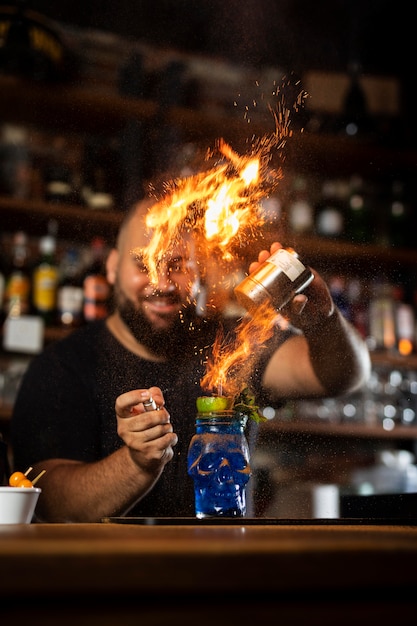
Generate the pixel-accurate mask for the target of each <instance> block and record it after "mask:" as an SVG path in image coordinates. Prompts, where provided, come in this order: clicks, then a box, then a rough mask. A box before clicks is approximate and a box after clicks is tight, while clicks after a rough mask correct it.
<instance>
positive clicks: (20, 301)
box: [3, 231, 32, 317]
mask: <svg viewBox="0 0 417 626" xmlns="http://www.w3.org/2000/svg"><path fill="white" fill-rule="evenodd" d="M29 264H30V261H29V247H28V237H27V235H26V233H25V232H23V231H17V232H16V233H15V234H14V236H13V245H12V252H11V258H10V260H9V263H8V267H7V269H6V284H5V289H4V302H3V311H4V315H5V316H6V317H7V316H13V317H19V316H21V315H27V314H28V313H30V310H31V301H30V298H31V285H32V280H31V274H30V265H29Z"/></svg>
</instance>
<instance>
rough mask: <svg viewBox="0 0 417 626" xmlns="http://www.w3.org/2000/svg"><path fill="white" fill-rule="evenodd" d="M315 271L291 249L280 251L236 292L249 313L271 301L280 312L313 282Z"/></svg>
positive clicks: (237, 287) (236, 288) (248, 277)
mask: <svg viewBox="0 0 417 626" xmlns="http://www.w3.org/2000/svg"><path fill="white" fill-rule="evenodd" d="M313 278H314V274H313V272H312V271H311V270H310V269H309V268H308V267H306V266H305V265H304V264H303V263H302V262H301V261H300V259H299V258H298V254H297V253H296V252H295V250H293V249H292V248H280V249H279V250H277V251H276V252H274V254H272V255H271V256H270V257H269V258H268V259H267V260H266V261H265V262H264V263H262V265H260V267H259V268H258V269H257V270H256V271H255V272H253V273H252V274H250V276H247V277H246V278H245V279H244V280H242V282H241V283H239V285H237V286H236V287H235V289H234V292H235V295H236V299H237V301H238V302H239V304H240V305H242V306H243V307H244V308H245V309H246V310H247V311H249V313H253V312H254V311H256V309H257V308H258V307H259V306H260V305H261V304H263V303H264V302H267V301H268V300H269V301H270V302H271V304H272V305H273V306H274V308H275V309H277V310H278V311H279V310H280V309H282V308H283V307H284V306H285V305H286V304H288V302H289V301H290V300H291V298H293V297H294V296H295V295H296V294H297V293H300V292H301V291H303V289H305V288H306V287H307V286H308V285H309V284H310V283H311V281H312V280H313Z"/></svg>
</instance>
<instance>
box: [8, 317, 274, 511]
mask: <svg viewBox="0 0 417 626" xmlns="http://www.w3.org/2000/svg"><path fill="white" fill-rule="evenodd" d="M217 328H218V326H217V324H215V323H214V322H210V321H207V320H205V321H204V320H199V322H198V323H197V324H196V326H195V334H194V336H193V339H192V345H193V349H188V348H187V347H184V352H183V354H180V355H178V354H175V358H173V359H172V360H171V359H170V360H169V361H166V362H163V363H155V362H151V361H146V360H144V359H142V358H140V357H138V356H136V355H134V354H132V353H131V352H129V351H128V350H126V349H125V348H124V347H123V346H122V345H121V344H120V343H119V342H118V341H117V340H116V339H115V338H114V337H113V335H112V334H111V333H110V332H109V330H108V329H107V326H106V324H105V322H104V321H99V322H93V323H89V324H88V325H86V326H85V327H83V328H81V329H79V330H77V331H74V332H73V333H71V335H69V336H68V337H66V338H65V339H62V340H61V341H57V342H54V343H53V344H51V345H49V346H48V347H47V348H46V349H45V350H44V352H43V353H42V354H40V355H38V356H36V357H35V358H34V359H33V360H32V361H31V363H30V365H29V368H28V370H27V372H26V374H25V376H24V378H23V381H22V384H21V386H20V389H19V393H18V396H17V399H16V402H15V406H14V410H13V417H12V422H11V443H12V450H13V457H14V467H15V468H16V469H22V470H23V471H24V469H25V468H27V467H29V466H31V465H34V464H35V463H37V462H39V461H42V460H43V459H49V458H67V459H75V460H79V461H84V462H93V461H97V460H100V459H103V458H105V457H106V456H108V455H109V454H110V453H112V452H113V451H115V450H117V449H118V448H120V447H121V446H122V445H123V442H122V440H121V439H120V438H119V436H118V435H117V430H116V427H117V423H116V417H115V412H114V405H115V401H116V398H117V396H119V395H120V394H121V393H124V392H126V391H130V390H132V389H139V388H148V387H152V386H158V387H160V388H161V389H162V392H163V394H164V398H165V403H166V407H167V409H168V411H169V413H170V415H171V422H172V425H173V428H174V431H175V432H176V433H177V435H178V443H177V445H176V446H175V447H174V457H173V459H172V461H170V462H169V463H168V464H167V465H166V467H165V469H164V471H163V473H162V476H161V477H160V479H159V481H158V482H157V484H156V485H155V487H154V488H153V489H152V491H151V492H150V493H149V494H147V495H146V496H145V497H144V498H142V500H141V501H140V502H139V503H138V504H136V505H135V507H134V508H132V509H131V510H130V511H129V515H138V516H193V515H194V493H193V484H192V479H191V478H190V477H189V476H188V474H187V449H188V445H189V442H190V439H191V437H192V435H193V434H194V429H195V414H196V399H197V397H198V396H199V395H202V390H201V387H200V380H201V379H202V376H203V374H204V371H205V368H204V362H205V358H206V356H207V354H206V353H207V350H208V349H209V348H210V346H211V345H212V344H213V341H214V338H215V334H216V329H217ZM284 337H285V335H284V334H282V333H279V335H278V336H277V337H275V340H274V341H273V342H272V343H273V344H274V345H275V347H276V345H277V344H276V342H277V341H278V342H281V341H283V340H284ZM268 354H270V351H269V350H261V351H260V356H261V358H260V361H259V366H258V367H256V368H255V369H254V374H253V377H252V380H251V381H250V384H251V386H252V388H253V389H254V391H255V393H257V392H259V394H260V393H261V390H260V383H259V381H260V377H261V372H262V367H263V365H262V362H263V361H265V360H266V359H267V357H268ZM250 439H251V440H253V437H252V435H251V437H250Z"/></svg>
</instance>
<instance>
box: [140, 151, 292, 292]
mask: <svg viewBox="0 0 417 626" xmlns="http://www.w3.org/2000/svg"><path fill="white" fill-rule="evenodd" d="M217 150H218V152H219V154H220V157H221V158H222V159H223V160H224V159H226V161H225V162H223V161H221V162H220V163H219V164H218V165H217V166H216V167H214V168H212V169H210V170H208V171H207V172H203V173H198V174H196V175H194V176H189V177H186V178H182V179H177V180H174V181H171V182H170V183H167V185H166V187H167V191H166V193H165V195H164V197H163V198H162V199H161V200H159V201H157V202H156V203H155V204H154V205H153V206H152V207H151V208H150V209H149V211H148V213H147V215H146V227H147V229H148V232H149V235H150V241H149V244H148V245H147V246H146V248H144V249H143V250H141V251H140V253H141V255H142V256H143V259H144V262H145V264H146V266H147V267H148V271H149V276H150V280H151V282H156V279H157V266H158V263H159V262H160V261H161V260H162V259H163V257H164V255H166V254H167V252H168V251H170V250H171V249H172V248H173V247H174V246H175V245H176V243H177V242H178V241H179V240H180V239H181V238H182V237H184V235H185V234H186V233H190V232H192V233H193V238H196V239H197V240H198V241H200V249H201V250H203V251H204V253H205V255H207V257H211V258H213V255H214V256H220V259H222V260H223V261H232V260H233V258H234V257H233V254H232V252H231V249H232V248H233V246H235V245H242V243H244V242H245V240H246V241H247V240H248V239H250V238H253V237H254V236H255V234H256V233H257V234H259V233H260V229H261V227H262V225H263V223H264V218H263V215H262V210H261V200H262V199H263V198H264V197H265V196H266V195H267V194H268V193H271V191H272V189H273V188H275V186H276V185H277V184H278V181H279V180H280V179H281V177H282V174H281V172H280V171H277V172H272V170H271V168H270V167H269V161H270V153H269V150H270V145H268V144H267V143H265V142H260V144H259V146H258V147H257V149H256V153H255V154H253V155H250V156H240V155H238V154H237V153H236V152H234V151H233V149H232V148H231V146H230V145H229V144H227V143H226V142H225V141H223V140H222V139H221V140H219V142H218V146H217ZM271 174H274V175H271ZM266 181H268V184H266ZM133 253H135V250H133Z"/></svg>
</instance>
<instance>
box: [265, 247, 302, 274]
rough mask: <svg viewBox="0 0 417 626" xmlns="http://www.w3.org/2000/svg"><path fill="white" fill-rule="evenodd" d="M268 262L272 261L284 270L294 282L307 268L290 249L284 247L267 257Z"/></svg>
mask: <svg viewBox="0 0 417 626" xmlns="http://www.w3.org/2000/svg"><path fill="white" fill-rule="evenodd" d="M267 262H268V263H272V265H275V266H276V267H278V268H279V269H280V270H282V271H283V272H284V274H285V275H286V276H287V277H288V278H289V279H290V280H291V282H294V281H295V280H296V279H297V278H298V277H299V276H300V274H302V273H303V272H304V270H305V266H304V265H303V264H302V263H301V261H300V260H299V259H298V258H297V257H296V256H295V255H294V254H292V252H288V250H284V248H280V249H279V250H277V251H276V252H274V254H272V255H271V256H270V257H269V259H267Z"/></svg>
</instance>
